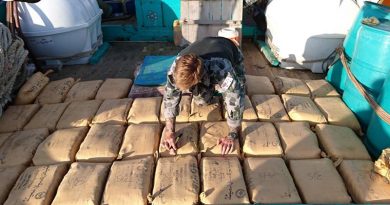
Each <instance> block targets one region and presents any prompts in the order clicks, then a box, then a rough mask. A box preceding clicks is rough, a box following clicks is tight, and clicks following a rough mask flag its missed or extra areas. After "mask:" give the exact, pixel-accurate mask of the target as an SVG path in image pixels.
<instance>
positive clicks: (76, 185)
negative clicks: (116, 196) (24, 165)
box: [52, 162, 110, 205]
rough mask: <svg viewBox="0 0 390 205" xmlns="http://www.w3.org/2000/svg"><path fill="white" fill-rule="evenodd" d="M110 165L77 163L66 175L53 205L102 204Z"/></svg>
mask: <svg viewBox="0 0 390 205" xmlns="http://www.w3.org/2000/svg"><path fill="white" fill-rule="evenodd" d="M109 170H110V164H108V163H86V162H84V163H83V162H75V163H73V164H72V165H71V167H70V170H69V171H68V173H67V174H66V175H65V177H64V179H63V180H62V182H61V184H60V186H59V187H58V190H57V195H56V197H55V198H54V200H53V203H52V205H63V204H72V205H78V204H79V205H89V204H91V205H96V204H99V203H100V199H101V196H102V194H103V190H104V185H105V182H106V179H107V175H108V171H109Z"/></svg>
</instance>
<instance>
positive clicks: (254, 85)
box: [245, 75, 275, 96]
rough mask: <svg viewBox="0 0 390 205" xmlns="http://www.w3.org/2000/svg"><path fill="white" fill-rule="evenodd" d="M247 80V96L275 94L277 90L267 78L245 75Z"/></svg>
mask: <svg viewBox="0 0 390 205" xmlns="http://www.w3.org/2000/svg"><path fill="white" fill-rule="evenodd" d="M245 78H246V84H245V85H246V86H245V87H246V94H247V95H249V96H252V95H267V94H274V93H275V89H274V86H273V85H272V83H271V81H270V80H269V78H268V77H266V76H254V75H245Z"/></svg>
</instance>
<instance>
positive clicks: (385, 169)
mask: <svg viewBox="0 0 390 205" xmlns="http://www.w3.org/2000/svg"><path fill="white" fill-rule="evenodd" d="M374 170H375V172H376V173H378V174H380V175H381V176H383V177H385V178H386V179H387V180H388V181H389V182H390V148H387V149H384V150H382V154H381V156H379V158H378V159H377V160H376V161H375V167H374Z"/></svg>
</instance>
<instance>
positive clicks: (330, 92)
mask: <svg viewBox="0 0 390 205" xmlns="http://www.w3.org/2000/svg"><path fill="white" fill-rule="evenodd" d="M306 85H307V87H309V90H310V92H311V97H312V98H317V97H340V94H339V93H338V92H337V91H336V89H334V87H333V86H332V85H331V84H330V83H328V82H327V81H326V80H323V79H321V80H308V81H306Z"/></svg>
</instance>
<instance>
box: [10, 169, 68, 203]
mask: <svg viewBox="0 0 390 205" xmlns="http://www.w3.org/2000/svg"><path fill="white" fill-rule="evenodd" d="M66 171H68V167H67V165H65V164H60V165H50V166H34V167H29V168H27V169H26V170H25V171H24V172H23V173H22V174H21V175H20V177H19V179H18V181H17V182H16V184H15V186H14V188H13V189H12V191H11V193H10V194H9V196H8V199H7V201H6V202H5V203H4V205H13V204H31V205H49V204H51V202H52V200H53V198H54V196H55V194H56V191H57V188H58V186H59V185H60V182H61V180H62V178H63V177H64V175H65V173H66Z"/></svg>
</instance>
